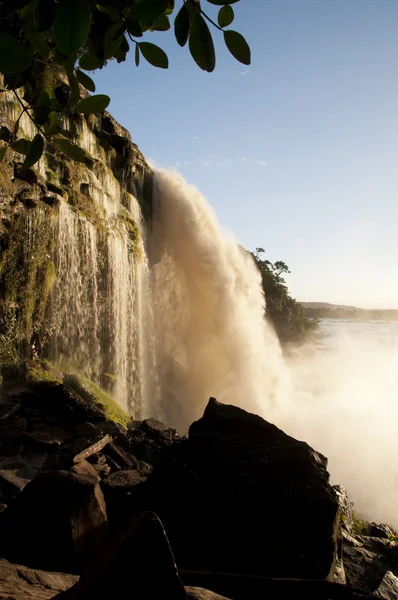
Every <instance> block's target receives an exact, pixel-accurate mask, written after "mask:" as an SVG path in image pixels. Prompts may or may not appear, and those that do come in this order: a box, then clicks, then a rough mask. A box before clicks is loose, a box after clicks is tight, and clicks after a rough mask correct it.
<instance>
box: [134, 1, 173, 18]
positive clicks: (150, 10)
mask: <svg viewBox="0 0 398 600" xmlns="http://www.w3.org/2000/svg"><path fill="white" fill-rule="evenodd" d="M168 5H169V2H168V0H140V2H137V4H135V5H134V6H133V9H132V11H131V15H129V16H132V17H134V18H135V19H137V21H139V22H140V23H153V21H156V19H158V18H159V17H160V16H161V15H163V14H164V13H165V12H166V10H167V9H168Z"/></svg>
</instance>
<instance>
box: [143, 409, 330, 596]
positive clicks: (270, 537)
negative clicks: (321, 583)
mask: <svg viewBox="0 0 398 600" xmlns="http://www.w3.org/2000/svg"><path fill="white" fill-rule="evenodd" d="M328 480H329V474H328V472H327V470H326V459H325V458H324V457H323V456H322V455H320V454H319V453H317V452H315V451H314V450H313V449H312V448H310V446H308V445H307V444H305V443H303V442H299V441H297V440H295V439H293V438H292V437H289V436H288V435H286V434H285V433H283V431H281V430H280V429H278V428H277V427H275V426H274V425H272V424H270V423H267V422H266V421H265V420H263V419H261V418H260V417H258V416H256V415H253V414H250V413H248V412H246V411H244V410H241V409H239V408H236V407H234V406H227V405H223V404H220V403H218V402H217V401H215V400H214V399H212V400H211V401H210V402H209V405H208V406H207V408H206V410H205V413H204V416H203V417H202V419H200V420H199V421H197V422H196V423H194V424H193V425H192V426H191V427H190V430H189V438H188V439H186V440H182V441H180V442H179V443H178V444H175V446H174V450H173V455H172V456H171V457H170V459H169V460H166V461H164V462H163V463H161V464H159V465H158V466H157V467H155V469H154V471H153V473H152V475H151V476H150V477H149V478H148V480H147V482H146V483H145V484H143V485H144V486H145V492H146V497H145V498H144V499H143V506H145V507H147V508H148V509H149V510H154V511H155V512H157V513H158V514H159V516H160V518H161V519H162V521H163V523H164V524H165V528H166V531H167V535H168V536H169V539H170V543H171V545H172V547H173V550H174V552H175V555H176V560H177V564H178V565H179V567H181V568H186V569H199V570H205V571H217V572H228V573H250V574H253V575H254V574H261V575H267V576H268V575H269V576H273V577H299V578H305V577H309V578H320V579H325V578H330V579H333V577H334V572H335V562H336V556H337V546H338V541H339V539H338V538H339V521H338V503H337V500H336V498H335V494H334V492H333V490H332V488H331V487H330V486H329V483H328ZM133 503H134V504H135V505H136V499H134V502H133V497H132V504H133ZM204 587H206V586H204Z"/></svg>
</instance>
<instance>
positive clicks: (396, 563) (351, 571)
mask: <svg viewBox="0 0 398 600" xmlns="http://www.w3.org/2000/svg"><path fill="white" fill-rule="evenodd" d="M343 562H344V569H345V573H346V577H347V584H348V585H350V586H352V587H353V588H356V589H359V590H364V591H366V592H374V591H375V590H377V588H378V587H379V586H380V584H381V582H382V580H383V578H384V576H385V574H386V573H387V572H388V571H390V572H392V573H393V574H394V575H396V576H398V544H396V543H395V542H390V541H389V540H385V539H382V538H380V537H369V536H359V535H356V536H352V535H349V534H347V533H344V534H343Z"/></svg>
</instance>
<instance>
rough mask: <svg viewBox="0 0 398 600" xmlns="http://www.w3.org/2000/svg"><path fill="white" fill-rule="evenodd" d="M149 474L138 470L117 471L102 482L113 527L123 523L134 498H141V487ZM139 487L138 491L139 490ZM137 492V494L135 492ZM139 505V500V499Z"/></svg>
mask: <svg viewBox="0 0 398 600" xmlns="http://www.w3.org/2000/svg"><path fill="white" fill-rule="evenodd" d="M147 478H148V475H147V474H146V473H143V472H141V471H137V470H127V471H117V472H116V473H113V474H112V475H109V477H107V478H106V479H104V480H103V481H102V482H101V489H102V491H103V493H104V498H105V502H106V507H107V513H108V519H109V523H110V525H111V527H113V526H115V525H117V524H120V523H122V522H123V521H124V520H125V519H126V518H127V515H128V508H127V507H130V506H131V502H134V498H140V497H141V495H140V489H142V484H143V483H144V482H145V481H146V480H147ZM137 488H139V489H138V492H137ZM133 492H135V494H134V493H133ZM137 504H138V505H139V501H137Z"/></svg>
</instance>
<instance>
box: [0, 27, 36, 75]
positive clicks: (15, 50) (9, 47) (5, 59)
mask: <svg viewBox="0 0 398 600" xmlns="http://www.w3.org/2000/svg"><path fill="white" fill-rule="evenodd" d="M32 58H33V51H32V49H31V48H29V47H28V46H23V45H22V44H20V43H19V42H18V40H17V39H16V38H15V37H13V36H12V35H9V34H8V33H5V32H4V31H2V32H1V35H0V72H1V73H4V74H5V75H9V74H12V73H19V72H20V71H25V70H26V69H28V68H29V67H30V65H31V63H32Z"/></svg>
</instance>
